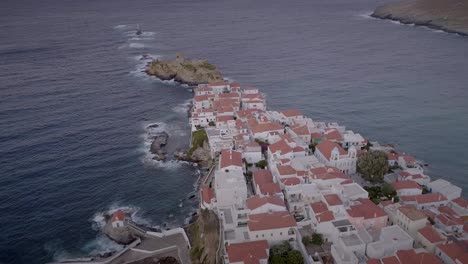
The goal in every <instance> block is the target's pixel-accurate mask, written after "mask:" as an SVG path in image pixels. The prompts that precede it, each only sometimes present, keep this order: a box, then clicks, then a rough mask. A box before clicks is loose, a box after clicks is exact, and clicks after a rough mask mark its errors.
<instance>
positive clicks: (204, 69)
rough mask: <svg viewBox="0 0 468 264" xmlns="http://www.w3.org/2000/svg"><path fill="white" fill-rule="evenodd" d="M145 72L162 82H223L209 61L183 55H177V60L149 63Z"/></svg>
mask: <svg viewBox="0 0 468 264" xmlns="http://www.w3.org/2000/svg"><path fill="white" fill-rule="evenodd" d="M145 71H146V73H147V74H148V75H154V76H156V77H158V78H159V79H161V80H172V79H174V80H175V81H176V82H179V83H183V84H188V85H198V84H202V83H210V82H218V81H223V76H222V75H221V73H220V72H219V71H218V69H217V68H216V67H215V66H213V65H212V64H210V63H208V61H206V60H198V59H187V58H185V57H184V56H183V55H182V54H181V53H177V54H176V59H175V60H160V59H155V60H153V61H152V62H150V63H148V66H147V67H146V70H145Z"/></svg>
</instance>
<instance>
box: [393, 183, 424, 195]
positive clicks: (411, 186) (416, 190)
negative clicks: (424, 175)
mask: <svg viewBox="0 0 468 264" xmlns="http://www.w3.org/2000/svg"><path fill="white" fill-rule="evenodd" d="M392 186H393V189H395V191H396V192H397V195H398V197H402V196H411V195H419V194H422V188H421V186H420V185H419V184H418V183H417V182H415V181H396V182H393V183H392Z"/></svg>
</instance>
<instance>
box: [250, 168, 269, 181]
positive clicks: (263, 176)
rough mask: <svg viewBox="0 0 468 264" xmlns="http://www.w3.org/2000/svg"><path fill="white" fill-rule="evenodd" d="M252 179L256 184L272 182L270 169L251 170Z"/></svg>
mask: <svg viewBox="0 0 468 264" xmlns="http://www.w3.org/2000/svg"><path fill="white" fill-rule="evenodd" d="M253 179H254V181H255V183H256V184H262V183H270V182H273V175H272V174H271V171H270V170H257V171H254V172H253Z"/></svg>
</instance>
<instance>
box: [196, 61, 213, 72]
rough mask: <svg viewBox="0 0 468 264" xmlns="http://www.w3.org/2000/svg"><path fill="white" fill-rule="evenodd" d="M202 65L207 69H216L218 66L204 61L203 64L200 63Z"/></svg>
mask: <svg viewBox="0 0 468 264" xmlns="http://www.w3.org/2000/svg"><path fill="white" fill-rule="evenodd" d="M200 66H201V67H203V68H205V69H208V70H212V71H213V70H216V67H215V66H214V65H212V64H210V63H208V62H206V61H205V62H203V63H202V64H200Z"/></svg>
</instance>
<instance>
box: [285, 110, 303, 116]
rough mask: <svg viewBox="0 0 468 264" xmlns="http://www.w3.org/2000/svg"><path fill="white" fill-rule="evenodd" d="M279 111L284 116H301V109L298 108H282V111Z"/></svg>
mask: <svg viewBox="0 0 468 264" xmlns="http://www.w3.org/2000/svg"><path fill="white" fill-rule="evenodd" d="M281 113H282V114H283V115H284V116H285V117H296V116H302V113H301V111H299V110H297V109H288V110H283V111H281Z"/></svg>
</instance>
